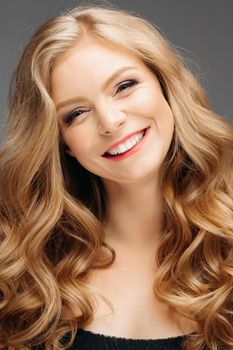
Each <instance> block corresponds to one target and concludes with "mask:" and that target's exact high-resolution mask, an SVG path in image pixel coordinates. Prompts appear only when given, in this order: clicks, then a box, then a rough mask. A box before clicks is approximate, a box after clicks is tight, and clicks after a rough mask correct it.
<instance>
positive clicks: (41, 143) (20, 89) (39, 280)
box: [0, 4, 233, 350]
mask: <svg viewBox="0 0 233 350" xmlns="http://www.w3.org/2000/svg"><path fill="white" fill-rule="evenodd" d="M87 35H88V36H90V37H92V38H94V39H96V40H98V42H100V43H102V44H103V45H107V46H108V47H112V48H125V49H127V50H130V52H131V53H133V54H135V55H136V56H137V57H139V58H140V59H141V60H142V61H143V62H144V63H145V64H146V66H147V67H148V68H149V69H150V70H151V71H152V72H153V73H154V74H155V75H156V77H157V78H158V79H159V82H160V85H161V88H162V91H163V94H164V96H165V98H166V100H167V102H168V103H169V105H170V108H171V110H172V112H173V115H174V119H175V130H174V135H173V139H172V142H171V145H170V148H169V151H168V153H167V155H166V158H165V160H164V162H163V165H162V169H161V186H162V193H163V196H164V211H163V215H164V216H163V226H162V232H161V245H160V247H159V249H158V253H157V263H158V266H159V270H158V272H157V274H156V276H155V281H154V288H153V289H154V293H155V295H156V297H157V298H158V300H159V301H161V302H162V303H165V304H167V305H168V306H170V307H171V308H172V309H173V310H174V311H175V312H177V313H178V314H180V315H182V316H184V317H186V318H188V319H189V320H191V321H195V322H197V324H198V327H197V332H196V333H192V334H191V335H190V336H188V337H187V339H186V341H185V342H184V344H183V346H184V349H187V350H200V349H204V348H205V347H208V348H209V349H211V350H217V349H224V350H227V349H232V347H233V322H232V320H233V310H232V307H233V291H232V289H233V249H232V247H233V171H232V169H233V126H232V125H231V124H230V123H228V122H227V121H226V120H225V119H224V117H221V116H219V115H217V114H215V113H214V112H213V111H212V110H211V108H210V105H209V103H208V99H207V96H206V94H205V92H204V90H203V88H202V86H201V84H200V82H199V81H198V79H197V78H196V77H195V75H194V74H193V73H191V70H190V69H188V67H187V65H186V62H185V59H184V58H182V56H181V55H180V54H179V53H178V51H177V50H176V49H175V47H173V46H172V45H171V44H170V43H169V41H168V40H167V39H165V37H164V36H163V35H162V34H161V33H160V31H159V30H158V28H157V27H156V26H155V25H154V24H152V23H150V21H148V20H145V19H143V18H141V16H140V15H138V14H136V13H133V12H129V11H125V10H122V9H119V8H116V7H115V6H113V5H91V4H89V5H81V6H79V7H77V8H75V9H73V10H69V11H67V12H66V13H64V14H62V15H59V16H57V17H55V18H53V19H51V20H49V21H48V22H46V23H45V24H43V25H42V26H41V27H40V28H39V29H38V31H37V32H36V33H35V34H34V36H33V37H32V39H31V41H30V42H29V43H28V45H27V46H26V48H25V50H24V52H23V54H22V58H21V60H20V62H19V65H18V67H17V69H16V71H15V74H14V77H13V80H12V84H11V89H10V95H9V122H8V133H7V138H6V141H5V144H4V146H3V147H2V148H1V150H0V222H1V226H0V242H1V244H0V349H10V350H16V349H20V350H21V349H25V350H27V349H34V348H35V349H37V348H38V349H39V348H40V346H41V344H43V346H44V347H45V349H46V350H47V349H48V350H50V349H55V348H56V349H67V348H68V347H69V346H70V345H71V343H72V342H73V340H74V337H75V335H76V330H77V329H78V328H80V327H83V326H85V325H87V324H89V323H90V322H91V321H92V319H93V311H94V309H93V303H92V296H93V290H92V289H91V287H90V286H89V285H88V284H87V283H86V281H85V279H84V277H85V276H87V273H88V271H89V270H90V269H91V268H96V267H98V268H106V267H108V266H110V265H111V264H112V263H113V261H114V259H115V251H114V250H113V248H112V247H110V246H109V245H108V244H106V243H105V242H104V230H103V219H104V217H105V213H106V207H107V196H106V192H105V189H104V186H103V183H102V181H101V178H99V177H98V176H96V175H94V174H92V173H90V172H88V171H87V170H86V169H84V168H83V167H82V166H81V165H80V164H79V163H78V161H77V160H74V158H72V157H70V156H69V155H68V154H67V152H65V147H64V146H65V145H64V143H63V141H62V137H61V132H60V130H59V125H58V121H57V116H56V110H55V106H54V103H53V101H52V99H51V95H50V75H51V71H52V69H53V66H54V64H55V63H56V62H57V59H58V58H59V57H61V55H63V54H64V53H65V52H67V50H69V49H70V48H72V47H74V45H76V44H77V43H78V42H79V40H81V39H82V38H83V37H85V36H87ZM106 302H109V301H108V300H106ZM109 304H110V306H111V303H109ZM73 305H75V307H76V309H77V308H78V310H80V313H79V314H78V315H76V317H70V318H68V317H67V316H65V314H66V313H65V312H64V310H70V311H71V309H72V306H73ZM65 335H66V336H67V335H69V337H67V338H66V337H65ZM64 339H66V340H67V341H66V342H64V341H63V340H64Z"/></svg>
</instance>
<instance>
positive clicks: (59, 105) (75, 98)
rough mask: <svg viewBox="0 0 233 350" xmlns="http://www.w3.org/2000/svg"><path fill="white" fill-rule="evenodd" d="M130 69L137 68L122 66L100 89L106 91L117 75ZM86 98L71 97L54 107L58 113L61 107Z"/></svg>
mask: <svg viewBox="0 0 233 350" xmlns="http://www.w3.org/2000/svg"><path fill="white" fill-rule="evenodd" d="M132 69H137V67H133V66H123V67H121V68H120V69H118V70H116V71H115V72H114V73H113V74H112V75H110V77H109V78H108V79H107V80H106V81H105V82H104V83H103V85H102V86H101V89H102V90H103V91H104V90H106V88H107V86H108V85H109V84H110V83H111V81H113V80H114V79H115V78H117V77H118V75H120V74H121V73H123V72H125V71H126V70H132ZM85 99H86V98H85V97H83V96H79V97H78V96H77V97H72V98H70V99H68V100H65V101H62V102H59V103H58V104H57V105H56V110H57V111H58V110H59V109H60V108H62V107H65V106H67V105H70V104H72V103H76V102H79V101H81V100H82V101H83V100H85Z"/></svg>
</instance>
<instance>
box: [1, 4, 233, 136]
mask: <svg viewBox="0 0 233 350" xmlns="http://www.w3.org/2000/svg"><path fill="white" fill-rule="evenodd" d="M89 2H92V3H95V4H96V3H97V4H99V3H101V2H100V1H89ZM80 3H82V4H86V3H88V1H72V0H60V1H59V0H50V1H49V0H39V1H35V0H34V1H33V0H0V44H1V46H0V47H1V55H0V77H1V84H0V116H1V118H0V120H1V128H0V135H2V136H1V137H3V132H4V129H3V127H4V121H5V117H6V114H7V94H8V88H9V81H10V77H11V74H12V72H13V70H14V69H15V66H16V64H17V61H18V58H19V56H20V54H21V53H22V50H23V47H24V45H25V44H26V42H27V41H28V40H29V38H30V37H31V35H32V34H33V32H34V30H35V29H36V28H37V27H38V26H39V25H40V24H41V23H42V22H43V21H45V20H46V19H48V18H49V17H52V16H54V15H56V14H60V13H61V12H62V11H63V10H65V9H67V8H72V7H74V6H76V5H78V4H80ZM102 3H112V4H114V5H116V6H117V7H120V8H123V9H126V10H127V9H128V10H130V11H133V12H135V13H139V14H140V15H142V16H143V17H145V18H147V19H149V20H150V21H152V22H154V23H155V24H156V25H157V26H158V27H159V28H160V30H161V32H162V33H163V34H164V35H165V36H166V37H167V39H168V40H170V41H171V42H172V43H173V44H174V45H175V46H176V48H177V49H178V50H179V51H180V52H181V54H182V55H183V56H184V57H185V58H186V59H187V61H188V62H189V65H190V69H192V71H193V72H194V73H195V74H196V75H197V76H198V77H199V79H200V80H201V82H202V85H203V86H204V88H205V89H206V91H207V94H208V97H209V100H210V103H211V106H212V109H213V110H214V111H215V112H217V113H219V114H221V115H223V116H224V117H225V118H226V119H227V120H231V121H232V120H233V96H232V93H233V38H232V36H233V0H139V1H136V0H131V1H129V0H128V1H126V0H122V1H121V0H111V1H102Z"/></svg>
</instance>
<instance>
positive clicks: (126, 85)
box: [116, 79, 138, 93]
mask: <svg viewBox="0 0 233 350" xmlns="http://www.w3.org/2000/svg"><path fill="white" fill-rule="evenodd" d="M137 83H138V81H137V80H135V79H130V80H127V81H124V82H123V83H122V84H120V85H119V87H118V89H117V91H116V92H117V93H118V92H121V91H123V90H126V89H127V88H129V87H131V86H133V85H136V84H137Z"/></svg>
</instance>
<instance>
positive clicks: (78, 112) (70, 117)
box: [62, 79, 139, 126]
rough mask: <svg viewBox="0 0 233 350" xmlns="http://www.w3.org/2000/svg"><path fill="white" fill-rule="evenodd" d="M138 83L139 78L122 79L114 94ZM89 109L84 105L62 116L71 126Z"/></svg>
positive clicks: (65, 122) (66, 123)
mask: <svg viewBox="0 0 233 350" xmlns="http://www.w3.org/2000/svg"><path fill="white" fill-rule="evenodd" d="M138 83H139V81H138V80H137V79H127V80H123V81H121V82H120V83H118V84H117V85H116V87H115V92H114V96H115V95H117V94H123V93H124V91H125V90H129V89H130V88H131V87H133V86H135V85H137V84H138ZM89 111H90V109H86V108H84V107H83V108H82V107H78V108H75V109H73V110H72V111H71V112H69V113H68V114H66V115H65V116H64V117H63V118H62V120H63V123H64V124H65V125H66V126H69V125H71V124H72V123H73V122H74V120H75V119H80V117H81V116H82V115H83V114H85V112H89Z"/></svg>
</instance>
